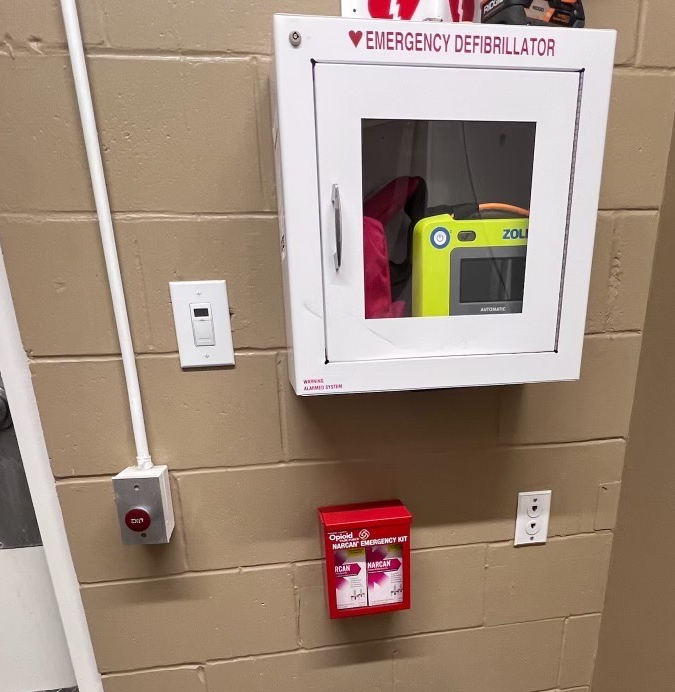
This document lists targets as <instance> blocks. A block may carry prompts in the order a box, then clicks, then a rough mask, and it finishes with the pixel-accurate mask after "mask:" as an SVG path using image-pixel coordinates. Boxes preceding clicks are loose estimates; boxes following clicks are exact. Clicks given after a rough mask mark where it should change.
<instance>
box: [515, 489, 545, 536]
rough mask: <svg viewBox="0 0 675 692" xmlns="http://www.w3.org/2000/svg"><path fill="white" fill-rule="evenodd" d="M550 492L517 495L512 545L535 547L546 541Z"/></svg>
mask: <svg viewBox="0 0 675 692" xmlns="http://www.w3.org/2000/svg"><path fill="white" fill-rule="evenodd" d="M550 514H551V491H550V490H539V491H533V492H527V493H518V511H517V513H516V533H515V537H514V539H513V544H514V545H536V544H538V543H546V541H547V540H548V520H549V516H550Z"/></svg>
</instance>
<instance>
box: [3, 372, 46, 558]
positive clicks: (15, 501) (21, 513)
mask: <svg viewBox="0 0 675 692" xmlns="http://www.w3.org/2000/svg"><path fill="white" fill-rule="evenodd" d="M0 387H2V378H1V377H0ZM10 407H11V402H10ZM35 545H42V539H41V538H40V530H39V529H38V525H37V520H36V519H35V511H34V510H33V502H32V500H31V497H30V492H29V490H28V483H27V481H26V474H25V472H24V469H23V463H22V461H21V454H20V453H19V445H18V444H17V441H16V435H15V433H14V428H13V427H9V428H7V429H6V430H0V548H27V547H30V546H35Z"/></svg>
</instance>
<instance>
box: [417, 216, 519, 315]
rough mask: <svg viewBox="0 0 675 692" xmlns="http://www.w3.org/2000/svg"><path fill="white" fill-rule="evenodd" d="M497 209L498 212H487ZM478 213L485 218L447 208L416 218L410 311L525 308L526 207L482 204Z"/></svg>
mask: <svg viewBox="0 0 675 692" xmlns="http://www.w3.org/2000/svg"><path fill="white" fill-rule="evenodd" d="M495 212H496V213H497V214H498V215H499V216H501V218H485V216H487V215H488V214H491V215H494V213H495ZM509 212H510V213H509ZM514 212H515V213H514ZM477 216H481V217H483V218H470V219H456V218H455V215H453V214H448V213H446V214H439V215H436V216H428V217H426V218H423V219H420V220H419V221H418V222H417V223H416V224H415V228H414V230H413V247H412V257H413V261H412V316H413V317H447V316H448V315H490V314H495V313H497V314H499V313H503V314H511V313H518V312H522V311H523V291H524V287H525V261H526V255H527V235H528V230H529V212H528V210H527V209H522V208H519V207H513V206H511V205H506V204H505V205H501V204H485V205H481V206H480V211H479V213H478V214H477ZM509 217H512V218H509Z"/></svg>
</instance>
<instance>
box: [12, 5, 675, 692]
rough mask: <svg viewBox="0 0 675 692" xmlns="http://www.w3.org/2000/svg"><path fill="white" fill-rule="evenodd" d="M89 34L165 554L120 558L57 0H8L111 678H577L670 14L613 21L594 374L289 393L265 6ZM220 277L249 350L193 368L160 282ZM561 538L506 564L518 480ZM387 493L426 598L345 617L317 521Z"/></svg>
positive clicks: (26, 203) (115, 690)
mask: <svg viewBox="0 0 675 692" xmlns="http://www.w3.org/2000/svg"><path fill="white" fill-rule="evenodd" d="M80 4H81V12H82V20H83V28H84V36H85V39H86V43H87V46H88V54H89V66H90V74H91V80H92V88H93V94H94V100H95V106H96V111H97V116H98V119H99V128H100V138H101V143H102V148H103V154H104V159H105V165H106V173H107V176H108V182H109V187H110V196H111V204H112V208H113V211H114V219H115V225H116V232H117V238H118V243H119V252H120V257H121V262H122V271H123V275H124V281H125V287H126V291H127V296H128V301H129V309H130V317H131V325H132V331H133V336H134V340H135V346H136V350H137V352H138V354H139V359H138V362H139V371H140V379H141V385H142V387H143V396H144V402H145V408H146V411H147V417H148V426H149V436H150V441H151V446H152V450H153V456H154V459H155V461H156V462H158V463H167V464H169V466H170V468H171V469H172V483H173V493H174V500H175V504H176V508H177V520H178V526H177V530H176V533H175V535H174V538H173V540H172V542H171V544H170V545H169V546H156V547H150V548H146V547H125V546H122V545H121V544H120V540H119V536H118V529H117V522H116V516H115V508H114V505H113V501H112V486H111V483H110V478H111V476H112V475H113V474H115V473H116V472H117V471H119V470H120V469H121V468H122V467H124V466H126V465H128V464H129V463H132V460H133V458H134V450H133V446H132V436H131V427H130V421H129V416H128V413H127V403H126V396H125V390H124V386H123V373H122V365H121V361H120V357H119V348H118V344H117V340H116V336H115V331H114V323H113V317H112V309H111V305H110V301H109V298H108V288H107V282H106V278H105V269H104V264H103V256H102V251H101V248H100V243H99V238H98V233H97V225H96V221H95V215H94V204H93V198H92V194H91V190H90V185H89V181H88V174H87V167H86V158H85V153H84V147H83V143H82V135H81V131H80V125H79V117H78V113H77V107H76V101H75V96H74V89H73V86H72V78H71V73H70V68H69V63H68V58H67V54H66V51H65V45H64V35H63V29H62V25H61V20H60V14H59V10H58V6H57V3H56V2H54V1H53V0H34V1H33V2H31V3H26V2H25V1H24V0H3V2H2V3H0V37H1V38H0V85H1V89H2V91H1V93H2V106H1V107H0V152H1V153H2V166H0V243H1V244H2V249H3V252H4V254H5V257H6V262H7V269H8V272H9V275H10V281H11V286H12V291H13V296H14V301H15V304H16V309H17V313H18V317H19V322H20V326H21V332H22V338H23V342H24V346H25V349H26V352H27V353H28V355H29V357H30V361H31V368H32V372H33V377H34V383H35V388H36V393H37V397H38V403H39V406H40V412H41V416H42V421H43V425H44V430H45V434H46V438H47V444H48V448H49V452H50V457H51V461H52V466H53V470H54V474H55V476H56V478H57V484H58V491H59V496H60V499H61V504H62V508H63V512H64V517H65V521H66V525H67V529H68V534H69V539H70V543H71V548H72V552H73V557H74V560H75V564H76V569H77V573H78V575H79V579H80V581H81V583H82V597H83V600H84V605H85V609H86V613H87V618H88V622H89V625H90V628H91V633H92V637H93V640H94V646H95V651H96V655H97V660H98V665H99V668H100V670H101V672H102V673H103V674H104V684H105V688H106V692H141V691H143V692H159V691H161V692H228V691H230V690H232V691H236V692H245V691H250V692H267V691H268V690H279V689H281V690H298V691H300V692H302V691H307V692H310V691H314V690H322V691H323V692H330V691H332V690H342V689H346V688H351V689H356V690H364V691H365V690H380V691H384V692H393V691H394V690H397V691H402V692H403V691H407V690H411V689H420V690H425V691H427V692H431V691H436V690H438V691H440V690H447V689H457V690H460V689H461V690H474V691H475V692H484V691H485V690H497V689H498V690H502V691H503V692H535V691H540V690H572V689H575V690H586V689H587V687H588V685H589V684H590V681H591V677H592V672H593V665H594V657H595V648H596V642H597V637H598V631H599V626H600V621H601V615H602V607H603V598H604V591H605V582H606V577H607V569H608V561H609V555H610V551H611V545H612V530H613V527H614V521H615V514H616V507H617V502H618V497H619V490H620V483H621V473H622V467H623V460H624V450H625V442H626V436H627V433H628V426H629V420H630V414H631V406H632V400H633V390H634V385H635V377H636V368H637V363H638V357H639V352H640V341H641V330H642V327H643V320H644V314H645V305H646V299H647V293H648V288H649V281H650V271H651V263H652V257H653V249H654V241H655V234H656V228H657V221H658V213H659V206H660V204H661V200H662V197H663V187H664V179H665V171H666V163H667V157H668V150H669V144H670V139H671V131H672V125H673V116H674V113H675V74H674V73H673V71H672V68H673V67H675V49H673V47H672V46H673V44H672V41H671V40H670V35H669V34H668V30H667V29H668V26H669V25H670V24H672V21H673V20H675V17H674V16H673V12H674V11H673V9H672V4H671V3H670V1H669V0H641V1H638V0H586V7H587V12H588V14H589V17H590V24H591V25H592V26H602V27H613V28H617V29H618V30H619V43H618V51H617V67H616V74H615V82H614V91H613V98H612V109H611V119H610V127H609V137H608V145H607V157H606V165H605V173H604V182H603V189H602V198H601V211H600V213H599V223H598V237H597V244H596V252H595V258H594V269H593V279H592V287H591V298H590V305H589V311H588V322H587V333H588V335H587V338H586V345H585V352H584V360H583V372H582V379H581V381H580V382H577V383H562V384H546V385H533V386H522V387H505V388H485V389H474V390H472V389H467V390H455V391H443V392H415V393H397V394H374V395H361V396H344V397H332V398H322V399H312V400H300V399H298V398H296V397H295V395H294V394H293V393H292V392H291V390H290V387H289V384H288V381H287V377H286V350H285V338H284V330H283V314H282V303H281V281H280V267H279V259H278V247H277V246H278V232H277V231H278V225H277V218H276V212H275V193H274V175H273V162H272V147H271V136H270V110H269V96H268V84H267V79H268V74H269V71H270V63H271V58H270V27H271V14H272V13H273V12H274V11H288V12H307V13H326V14H336V13H337V12H338V10H339V8H338V2H337V0H316V1H315V2H312V1H310V0H283V1H281V0H280V1H278V2H269V1H268V0H249V1H247V2H242V1H238V2H235V1H234V0H218V1H216V0H194V1H193V2H189V3H188V2H171V1H169V0H146V1H145V2H139V3H128V2H124V1H123V0H87V1H86V2H84V1H83V2H81V3H80ZM212 278H213V279H215V278H226V279H227V281H228V287H229V293H230V301H231V307H232V310H233V313H234V314H233V316H232V324H233V329H234V340H235V345H236V348H237V363H236V367H235V368H233V369H220V370H214V371H207V372H186V373H183V372H181V370H180V367H179V363H178V357H177V354H176V341H175V337H174V330H173V325H172V319H171V309H170V303H169V293H168V286H167V284H168V282H169V281H171V280H176V279H212ZM539 488H551V489H552V490H553V515H552V517H551V536H552V538H551V540H550V541H549V543H548V544H547V545H546V546H544V547H539V548H532V549H527V550H515V549H513V548H512V547H511V544H510V539H511V537H512V530H513V517H514V511H515V502H516V494H517V493H518V491H521V490H530V489H539ZM390 496H399V497H401V499H403V500H404V501H405V502H406V504H407V505H408V506H409V507H410V509H411V510H412V512H413V514H414V517H415V524H414V533H413V548H414V554H413V568H414V590H413V608H412V610H411V611H410V612H408V613H404V614H395V615H391V616H380V617H375V618H366V619H359V620H354V621H347V622H337V623H333V622H330V621H329V620H328V619H327V616H326V609H325V605H324V601H323V584H322V580H321V562H320V560H319V557H320V546H319V541H318V538H317V527H316V513H315V510H316V507H318V506H319V505H322V504H326V503H340V502H345V501H360V500H374V499H382V498H387V497H390Z"/></svg>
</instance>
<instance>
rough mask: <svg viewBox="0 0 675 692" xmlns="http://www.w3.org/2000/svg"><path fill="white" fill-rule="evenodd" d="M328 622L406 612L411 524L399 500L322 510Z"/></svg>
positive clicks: (407, 604) (410, 519)
mask: <svg viewBox="0 0 675 692" xmlns="http://www.w3.org/2000/svg"><path fill="white" fill-rule="evenodd" d="M319 517H320V520H321V530H322V534H323V536H322V538H323V548H324V554H325V557H326V593H327V599H328V610H329V613H330V617H331V618H342V617H349V616H352V615H367V614H372V613H383V612H388V611H392V610H405V609H407V608H410V525H411V522H412V515H411V514H410V512H409V511H408V510H407V509H406V507H405V506H404V505H403V503H402V502H401V501H400V500H387V501H386V502H370V503H366V504H359V505H341V506H336V507H322V508H321V509H320V510H319Z"/></svg>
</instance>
